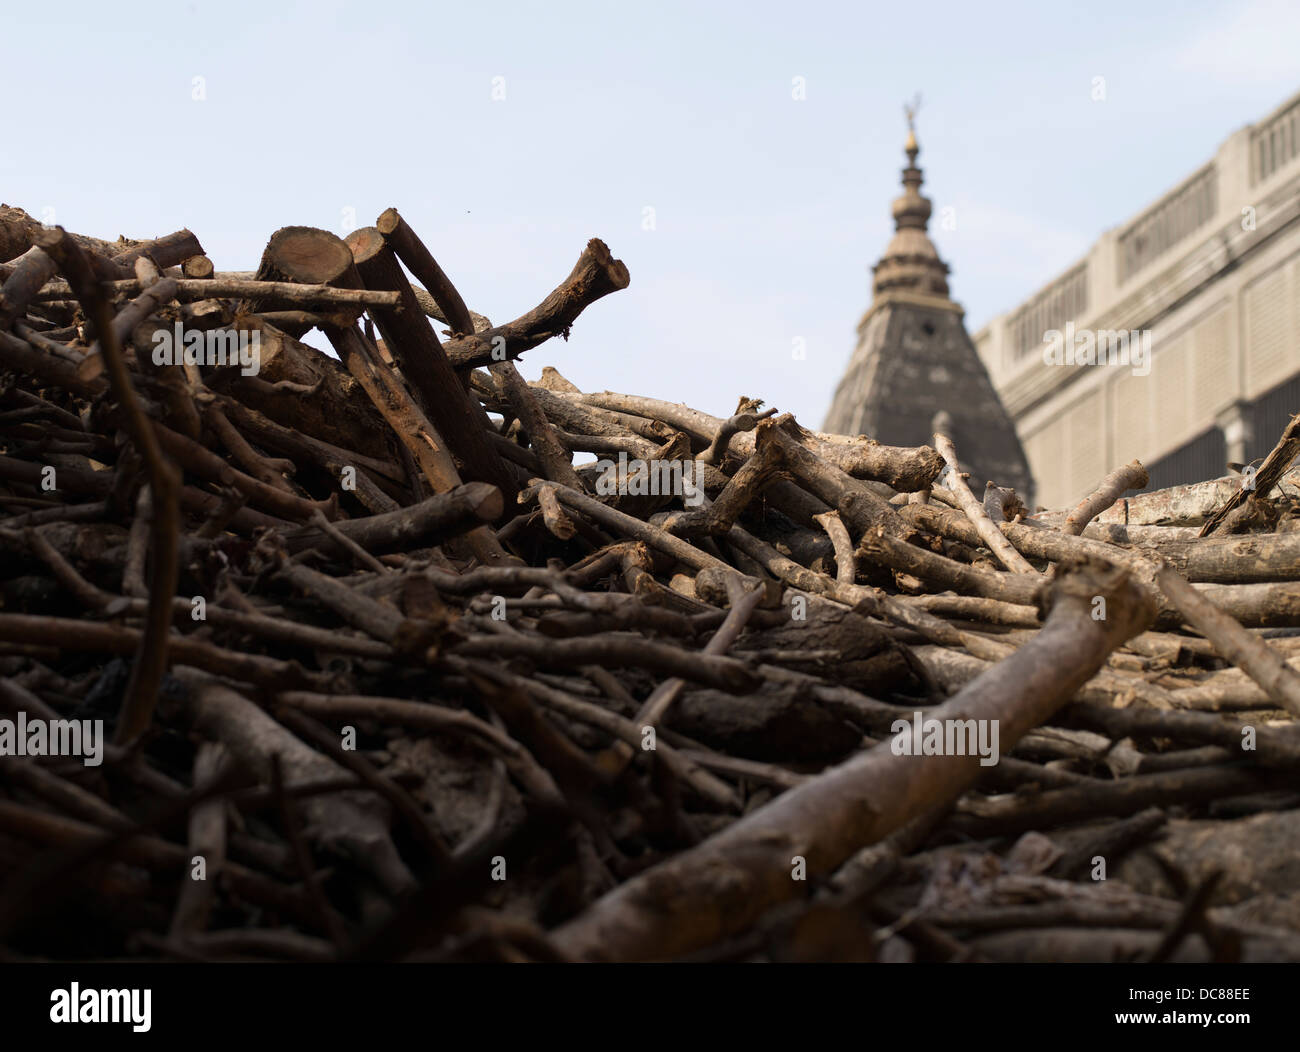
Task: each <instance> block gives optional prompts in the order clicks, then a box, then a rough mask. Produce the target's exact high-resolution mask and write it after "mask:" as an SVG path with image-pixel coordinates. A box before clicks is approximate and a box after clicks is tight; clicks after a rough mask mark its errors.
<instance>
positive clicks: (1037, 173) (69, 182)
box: [0, 0, 1300, 427]
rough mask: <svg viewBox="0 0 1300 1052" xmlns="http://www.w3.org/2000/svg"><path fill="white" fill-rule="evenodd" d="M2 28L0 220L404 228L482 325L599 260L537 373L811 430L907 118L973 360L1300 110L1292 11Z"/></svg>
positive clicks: (639, 12)
mask: <svg viewBox="0 0 1300 1052" xmlns="http://www.w3.org/2000/svg"><path fill="white" fill-rule="evenodd" d="M0 5H2V6H0V10H3V24H4V25H5V37H6V48H5V84H6V87H7V88H8V89H9V92H8V93H7V94H8V102H9V104H8V105H7V106H6V111H7V116H8V123H9V125H10V131H9V134H8V135H6V137H5V141H6V147H5V149H4V151H3V152H0V200H3V201H4V202H5V203H8V204H11V205H18V206H21V207H23V208H25V209H27V211H29V212H31V213H32V214H33V215H35V216H36V217H37V218H40V219H44V220H46V221H52V222H57V223H59V224H61V225H62V226H64V227H66V228H67V229H69V230H72V231H75V232H77V233H83V234H90V235H94V236H97V237H105V238H114V237H116V236H117V235H119V234H125V235H126V236H128V237H136V238H141V237H152V236H158V235H161V234H165V233H169V232H170V231H172V230H175V229H179V228H181V227H189V228H190V229H191V230H193V231H194V232H195V233H196V234H197V235H198V236H199V239H200V240H201V241H202V243H203V245H204V248H205V249H206V251H207V253H208V255H209V256H210V257H211V258H212V260H213V261H214V262H215V264H216V266H217V269H218V270H247V269H253V268H254V267H256V265H257V261H258V258H259V256H260V254H261V251H262V248H263V247H264V246H265V244H266V241H267V239H268V238H269V237H270V235H271V234H272V233H273V232H274V231H275V230H276V229H278V228H279V227H282V226H288V225H307V226H318V227H322V228H325V229H330V230H333V231H335V232H336V233H339V234H340V235H342V234H345V233H346V232H347V230H349V229H351V228H354V227H356V226H366V225H370V224H373V222H374V221H375V219H376V218H377V217H378V216H379V214H380V213H381V212H382V211H383V210H384V209H385V208H387V207H389V206H394V207H396V208H398V210H399V211H401V213H402V215H403V216H404V217H405V218H406V220H407V222H408V223H409V224H410V225H411V226H412V228H413V229H414V230H415V231H416V232H417V233H418V234H419V235H420V237H421V238H422V240H423V241H424V242H425V244H426V245H427V246H428V247H429V249H430V251H431V252H432V253H433V255H434V256H435V257H436V258H437V259H438V261H439V263H440V264H441V265H442V267H443V269H444V270H445V271H446V272H447V274H448V275H449V276H450V277H451V279H452V281H453V282H455V284H456V285H457V287H458V288H459V290H460V292H461V294H462V295H463V297H464V299H465V301H466V303H467V304H468V305H469V306H470V308H471V309H473V310H475V311H478V312H479V313H481V314H485V315H487V316H488V317H489V318H491V319H492V321H493V322H495V323H498V324H499V323H502V322H505V321H508V320H510V319H511V318H513V317H516V316H518V315H520V314H522V313H524V312H525V311H527V310H529V309H531V308H532V307H534V306H535V305H536V304H537V303H538V302H540V301H541V300H542V299H543V298H544V297H545V295H546V294H547V293H548V292H550V291H551V289H552V288H554V287H555V286H556V285H557V284H559V282H560V281H561V280H562V279H563V278H564V277H565V276H566V275H567V274H568V273H569V271H570V269H571V268H572V266H573V264H574V263H575V262H576V261H577V258H578V256H579V255H580V253H581V252H582V249H583V247H584V245H585V244H586V242H587V240H588V239H589V238H592V237H599V238H601V239H603V240H604V241H605V242H606V244H608V246H609V247H610V250H611V251H612V253H613V254H614V256H615V257H616V258H618V259H621V260H623V262H624V263H625V264H626V265H627V267H628V269H629V271H630V273H631V284H630V286H629V287H628V288H627V289H625V290H623V291H620V292H617V293H614V294H612V295H610V296H608V297H606V298H605V299H602V300H600V301H598V302H597V303H595V304H594V305H592V306H591V307H590V308H588V310H587V311H586V312H585V313H584V314H583V315H582V317H580V318H579V319H578V321H577V323H576V324H575V325H574V326H573V329H572V334H571V336H570V339H569V340H568V342H567V343H565V342H563V341H560V340H553V341H550V342H549V343H546V344H543V345H542V346H540V347H538V348H536V349H534V350H533V351H531V352H529V353H528V354H527V355H525V357H524V358H523V359H522V361H521V362H520V367H521V370H522V371H523V373H524V375H525V376H526V377H528V378H530V379H533V378H536V377H537V376H539V375H540V373H541V370H542V367H543V366H545V365H553V366H555V367H556V368H557V369H559V370H560V372H561V373H563V374H564V375H565V376H567V377H568V378H569V379H570V380H572V381H573V382H574V383H576V384H577V385H578V386H579V387H581V388H582V389H583V390H588V391H600V390H613V391H623V392H630V393H636V394H642V395H650V396H653V397H658V398H664V399H668V400H671V401H684V402H687V403H689V404H691V405H692V406H694V407H695V408H697V409H702V410H705V411H707V412H712V413H714V414H716V415H720V416H726V415H728V414H730V413H731V412H732V410H733V409H734V407H735V403H736V400H737V398H738V397H740V396H741V395H747V396H751V397H758V398H762V399H764V400H765V401H766V402H767V403H768V404H769V405H772V406H776V407H778V408H779V409H781V410H783V411H789V412H793V413H795V414H796V416H797V417H798V418H799V419H800V421H801V422H802V423H804V424H805V425H806V426H810V427H819V426H820V424H821V421H822V418H823V415H824V413H825V411H826V409H827V407H828V406H829V403H830V398H831V395H832V393H833V391H834V389H835V385H836V383H837V381H838V379H839V377H840V374H841V372H842V371H843V369H844V366H845V365H846V364H847V362H848V358H849V355H850V354H851V353H852V350H853V346H854V341H855V328H856V325H857V323H858V321H859V319H860V318H861V316H862V313H863V312H864V311H865V309H866V308H867V306H868V305H869V303H870V278H871V274H870V268H871V266H872V264H874V263H875V262H876V260H877V259H878V258H879V256H880V254H881V252H882V251H883V249H884V247H885V245H886V244H887V243H888V241H889V238H890V236H891V234H892V231H893V224H892V220H891V218H890V212H889V208H890V202H891V201H892V200H893V198H894V197H896V196H897V195H898V194H899V192H900V187H899V172H900V169H901V168H902V167H903V165H904V163H905V158H904V156H903V153H902V144H903V140H904V138H905V134H906V126H905V122H904V118H903V112H902V106H903V103H904V102H905V101H906V100H908V99H911V98H912V97H913V96H914V95H915V94H916V93H917V92H920V93H921V96H922V104H921V109H920V112H919V115H918V117H917V136H918V139H919V141H920V144H921V154H920V160H919V163H920V166H921V167H922V169H923V170H924V172H925V186H924V189H923V192H924V193H925V194H926V195H927V196H929V197H930V198H931V200H932V201H933V202H934V209H935V219H934V220H932V221H931V231H930V232H931V237H932V239H933V240H934V242H935V244H936V246H937V247H938V250H939V253H940V255H941V256H942V257H943V259H944V260H945V261H946V262H947V263H948V264H949V266H950V268H951V271H952V273H951V275H950V280H949V285H950V288H951V290H952V295H953V298H954V299H956V300H957V301H958V302H959V303H961V304H962V305H963V306H964V307H965V308H966V320H967V327H968V329H969V330H970V332H971V333H972V334H973V333H975V332H976V331H978V329H979V328H980V327H981V326H982V325H983V324H984V323H985V322H987V321H988V320H989V319H990V318H992V317H994V316H996V315H997V314H1000V313H1002V312H1003V311H1005V310H1007V309H1009V308H1011V307H1014V306H1016V305H1017V304H1018V303H1020V302H1021V301H1022V300H1023V299H1024V298H1025V297H1026V296H1027V295H1029V294H1030V293H1031V292H1033V291H1034V290H1036V289H1037V288H1038V287H1040V286H1041V285H1043V284H1044V283H1045V282H1047V281H1048V280H1050V279H1051V278H1053V277H1055V276H1056V275H1057V274H1059V273H1060V272H1061V271H1063V270H1065V269H1066V268H1067V267H1069V266H1070V265H1071V264H1073V263H1074V262H1075V261H1077V260H1078V259H1080V258H1081V257H1082V256H1083V255H1084V254H1085V253H1086V251H1087V250H1088V248H1089V246H1090V245H1091V244H1092V242H1093V241H1095V240H1096V238H1097V236H1098V235H1099V234H1100V233H1101V232H1102V231H1104V230H1106V229H1109V228H1111V227H1115V226H1118V225H1120V224H1121V223H1123V222H1124V221H1126V220H1127V219H1129V218H1131V217H1132V216H1134V215H1136V214H1137V213H1138V212H1140V211H1141V210H1142V209H1143V208H1144V207H1145V206H1146V205H1147V204H1149V203H1151V202H1152V201H1153V200H1155V199H1156V198H1157V197H1159V196H1160V194H1162V193H1163V192H1164V191H1165V190H1166V189H1169V188H1170V187H1172V186H1173V185H1174V184H1175V183H1176V182H1178V181H1179V180H1181V179H1182V178H1183V177H1184V176H1186V175H1187V174H1189V173H1190V172H1191V171H1192V170H1193V169H1194V168H1195V167H1197V166H1198V165H1200V164H1203V163H1204V162H1205V161H1207V160H1208V159H1209V158H1210V157H1211V156H1212V155H1213V153H1214V151H1215V150H1216V149H1217V147H1218V146H1219V144H1220V143H1221V142H1222V141H1223V140H1224V139H1225V138H1227V137H1228V135H1229V134H1231V133H1232V132H1233V131H1235V130H1236V129H1238V128H1240V127H1241V126H1243V125H1245V124H1248V123H1251V122H1253V121H1256V120H1258V119H1259V118H1260V117H1262V116H1263V115H1264V114H1266V113H1267V112H1269V111H1270V110H1272V109H1273V108H1274V107H1275V106H1276V105H1278V104H1279V103H1280V102H1282V101H1283V99H1285V98H1286V97H1288V96H1289V95H1291V94H1292V93H1293V92H1295V91H1296V90H1297V89H1298V88H1300V53H1297V52H1296V49H1295V42H1296V41H1297V40H1300V3H1296V2H1295V0H1292V2H1290V3H1286V2H1282V3H1278V2H1274V0H1238V2H1232V3H1212V2H1207V0H1181V2H1179V3H1176V4H1175V3H1161V4H1143V3H1140V2H1138V3H1135V2H1133V0H1126V2H1111V0H1094V2H1091V3H1088V4H1086V5H1080V4H1053V3H1046V4H1045V3H1041V2H1037V3H1024V4H1015V3H1001V4H1000V3H995V2H991V3H985V4H972V3H969V2H968V0H964V2H961V3H948V2H931V3H926V4H920V3H909V4H898V3H866V2H860V0H859V2H852V3H849V2H840V3H822V2H817V0H801V2H799V3H789V2H787V3H770V2H753V3H708V2H699V0H697V2H694V3H678V2H674V0H656V2H655V3H645V4H640V3H635V2H630V0H629V2H623V3H617V2H616V3H609V2H603V3H566V2H563V0H551V2H546V3H511V2H506V0H493V2H491V3H482V2H479V3H460V4H455V5H449V4H440V3H430V4H424V3H393V2H385V0H367V2H365V3H350V2H342V0H333V2H331V0H324V2H318V3H276V2H273V0H263V2H260V3H247V2H243V0H233V2H231V0H223V2H220V3H215V2H209V0H193V2H190V0H175V2H171V3H154V2H148V0H143V2H133V3H131V4H127V5H120V4H119V5H113V4H104V3H102V0H95V2H83V0H73V2H62V3H59V4H57V5H56V4H45V5H40V6H38V5H30V4H26V5H21V6H20V5H18V4H17V3H16V2H15V0H0ZM1098 77H1102V78H1104V87H1105V92H1104V94H1105V97H1104V99H1102V100H1097V99H1095V98H1094V96H1095V95H1096V94H1097V93H1096V91H1095V90H1094V85H1095V84H1096V83H1097V82H1096V80H1095V78H1098ZM23 97H25V99H26V101H25V102H23V101H21V99H22V98H23ZM15 122H16V125H17V126H16V127H14V124H15ZM942 209H951V210H952V211H951V212H949V213H948V215H949V216H951V218H952V220H953V222H952V223H951V224H949V225H951V226H952V227H953V229H939V228H938V217H939V215H940V213H941V210H942ZM314 335H317V336H318V335H319V334H314ZM308 342H312V343H314V344H316V345H318V346H325V344H324V343H323V341H321V340H316V339H312V338H310V337H309V340H308ZM800 352H802V357H799V356H798V355H799V353H800Z"/></svg>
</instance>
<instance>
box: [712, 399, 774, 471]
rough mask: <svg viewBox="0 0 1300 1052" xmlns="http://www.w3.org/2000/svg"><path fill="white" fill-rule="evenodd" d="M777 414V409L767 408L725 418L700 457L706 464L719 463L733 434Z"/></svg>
mask: <svg viewBox="0 0 1300 1052" xmlns="http://www.w3.org/2000/svg"><path fill="white" fill-rule="evenodd" d="M776 414H777V410H776V409H767V410H764V411H763V412H762V413H755V412H742V413H737V414H736V415H735V416H733V417H730V418H729V419H727V420H724V421H723V422H722V424H721V426H719V428H718V433H717V434H716V435H714V436H713V441H712V442H710V443H709V448H708V449H706V450H705V451H704V452H703V453H701V454H700V459H701V460H702V461H704V462H705V463H706V464H714V465H717V464H719V463H720V462H721V461H722V460H723V458H724V457H726V455H727V446H728V445H729V444H730V443H731V438H732V436H733V435H737V434H739V433H740V432H742V431H753V430H754V428H756V427H757V426H758V422H759V421H760V420H767V419H769V418H770V417H774V416H776Z"/></svg>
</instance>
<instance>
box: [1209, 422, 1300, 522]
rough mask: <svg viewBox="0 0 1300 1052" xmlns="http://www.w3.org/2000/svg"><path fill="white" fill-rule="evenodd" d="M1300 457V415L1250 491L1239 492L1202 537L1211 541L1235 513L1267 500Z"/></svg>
mask: <svg viewBox="0 0 1300 1052" xmlns="http://www.w3.org/2000/svg"><path fill="white" fill-rule="evenodd" d="M1297 454H1300V415H1297V416H1293V417H1292V418H1291V420H1290V422H1289V423H1288V424H1287V425H1286V427H1285V428H1284V429H1283V431H1282V435H1281V437H1280V438H1279V439H1278V440H1277V445H1275V446H1274V447H1273V448H1272V450H1271V451H1270V452H1269V454H1268V456H1267V457H1265V458H1264V463H1263V464H1261V465H1260V466H1259V470H1258V471H1257V472H1255V474H1254V477H1253V478H1252V479H1250V480H1249V487H1248V488H1247V487H1246V486H1243V487H1242V488H1241V489H1238V490H1237V492H1236V493H1234V494H1233V495H1232V497H1231V498H1230V499H1229V500H1228V502H1227V503H1226V504H1225V505H1224V506H1223V507H1222V508H1220V509H1219V510H1218V511H1216V512H1215V513H1214V514H1213V515H1211V516H1210V518H1209V521H1208V522H1206V524H1205V526H1204V527H1203V528H1202V529H1201V536H1202V537H1208V536H1209V535H1210V534H1211V533H1213V532H1214V531H1215V530H1216V529H1218V528H1219V526H1221V525H1222V524H1223V522H1224V521H1225V520H1226V519H1227V518H1228V516H1229V515H1230V514H1231V513H1232V512H1233V511H1235V510H1236V509H1237V508H1239V507H1240V506H1241V505H1242V504H1244V503H1245V502H1246V501H1247V500H1248V499H1249V498H1251V497H1252V496H1259V497H1267V496H1268V494H1269V493H1271V492H1272V490H1273V487H1274V486H1275V485H1276V484H1277V481H1278V479H1280V478H1281V477H1282V475H1283V473H1284V472H1285V471H1286V469H1287V468H1289V467H1290V466H1291V461H1293V460H1295V458H1296V455H1297Z"/></svg>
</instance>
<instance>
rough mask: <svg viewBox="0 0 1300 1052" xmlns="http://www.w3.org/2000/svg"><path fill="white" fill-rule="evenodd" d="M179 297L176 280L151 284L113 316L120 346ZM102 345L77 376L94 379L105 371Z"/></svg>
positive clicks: (94, 346)
mask: <svg viewBox="0 0 1300 1052" xmlns="http://www.w3.org/2000/svg"><path fill="white" fill-rule="evenodd" d="M175 295H176V279H175V278H163V279H161V280H160V281H156V282H154V283H153V284H151V285H150V286H149V287H148V288H146V289H145V290H144V291H143V292H141V293H140V295H139V296H137V297H136V298H135V299H133V300H132V301H131V302H130V303H128V304H127V305H126V306H125V307H123V308H122V309H121V310H120V311H118V312H117V314H116V315H114V316H113V338H114V339H115V340H116V341H117V342H118V344H119V345H120V344H124V343H127V342H128V341H130V339H131V334H132V333H133V332H135V330H136V329H137V328H139V326H140V324H141V323H142V322H143V321H144V320H145V319H146V318H147V317H149V315H151V314H153V313H154V312H155V311H156V310H157V309H158V308H159V307H161V306H162V305H163V304H165V303H168V302H169V301H170V300H171V299H172V298H173V297H174V296H175ZM101 344H102V338H101V339H97V340H96V341H95V342H94V343H92V344H91V345H90V347H89V349H88V350H87V351H86V354H85V357H84V358H83V359H82V361H81V364H80V365H79V366H78V367H77V373H78V375H80V376H81V378H82V379H83V380H93V379H94V378H95V377H96V376H99V375H100V374H101V373H102V372H103V371H104V352H103V347H102V346H101Z"/></svg>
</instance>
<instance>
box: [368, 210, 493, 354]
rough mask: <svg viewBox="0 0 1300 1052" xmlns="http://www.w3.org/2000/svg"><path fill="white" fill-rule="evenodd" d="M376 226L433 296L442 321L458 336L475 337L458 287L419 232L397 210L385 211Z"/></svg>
mask: <svg viewBox="0 0 1300 1052" xmlns="http://www.w3.org/2000/svg"><path fill="white" fill-rule="evenodd" d="M375 226H376V228H377V229H378V230H379V232H380V233H381V234H382V235H383V236H384V241H386V242H387V243H388V247H389V248H391V249H392V250H393V251H394V252H396V253H397V258H398V259H400V260H401V261H402V262H403V263H405V264H406V267H407V269H408V270H409V271H410V272H411V273H412V274H413V275H415V280H416V281H418V282H420V283H421V284H422V285H423V286H424V287H425V288H426V289H427V290H428V291H429V294H430V295H431V296H433V300H434V302H435V303H436V304H437V305H438V308H439V310H440V311H441V312H442V321H443V322H445V323H446V324H447V325H449V326H451V331H452V333H453V334H454V335H456V336H467V335H469V334H470V333H472V332H473V331H474V320H473V318H472V317H471V316H470V312H469V308H468V307H466V306H465V301H464V300H463V299H461V295H460V293H459V292H458V291H457V290H456V286H455V285H453V284H452V283H451V281H450V279H449V278H448V277H447V275H446V274H445V273H443V269H442V267H440V266H438V261H437V260H436V259H434V258H433V256H432V254H431V253H430V252H429V250H428V249H427V248H425V246H424V242H422V241H421V240H420V239H419V238H418V237H416V235H415V231H413V230H412V229H411V228H410V227H409V226H407V224H406V220H405V219H403V218H402V217H401V215H399V214H398V211H397V209H396V208H388V209H385V210H384V213H383V214H382V215H381V216H380V217H379V218H378V219H376V220H375Z"/></svg>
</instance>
